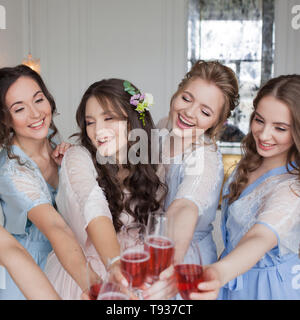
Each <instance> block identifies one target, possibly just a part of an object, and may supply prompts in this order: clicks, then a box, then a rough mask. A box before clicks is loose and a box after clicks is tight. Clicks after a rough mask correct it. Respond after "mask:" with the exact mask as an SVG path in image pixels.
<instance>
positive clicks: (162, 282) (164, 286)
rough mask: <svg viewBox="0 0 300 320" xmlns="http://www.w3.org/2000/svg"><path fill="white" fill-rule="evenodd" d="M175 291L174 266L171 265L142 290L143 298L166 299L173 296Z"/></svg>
mask: <svg viewBox="0 0 300 320" xmlns="http://www.w3.org/2000/svg"><path fill="white" fill-rule="evenodd" d="M177 292H178V290H177V287H176V280H175V273H174V267H173V265H171V266H170V267H168V268H167V269H165V270H164V271H163V272H161V274H160V275H159V280H157V281H155V282H154V283H153V284H152V285H151V287H149V288H147V289H145V290H144V291H143V296H144V299H145V300H167V299H170V298H172V297H174V296H175V295H176V294H177Z"/></svg>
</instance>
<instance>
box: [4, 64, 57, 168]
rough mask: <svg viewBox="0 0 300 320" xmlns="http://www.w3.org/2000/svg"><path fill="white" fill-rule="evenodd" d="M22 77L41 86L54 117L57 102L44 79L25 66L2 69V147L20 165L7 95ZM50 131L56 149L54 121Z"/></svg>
mask: <svg viewBox="0 0 300 320" xmlns="http://www.w3.org/2000/svg"><path fill="white" fill-rule="evenodd" d="M20 77H28V78H31V79H32V80H34V81H35V82H36V83H37V84H38V85H39V87H40V88H41V90H42V92H43V94H44V95H45V97H46V99H47V100H48V101H49V103H50V106H51V114H52V117H53V115H54V114H55V113H56V104H55V101H54V99H53V97H52V95H51V94H50V92H49V91H48V89H47V87H46V85H45V83H44V81H43V79H42V78H41V76H40V75H39V74H38V73H37V72H35V71H34V70H32V69H31V68H29V67H27V66H25V65H18V66H16V67H6V68H1V69H0V147H2V148H3V149H6V150H7V154H8V157H9V158H10V159H17V160H18V161H19V163H20V159H19V157H18V156H16V155H14V154H13V152H12V150H11V147H12V143H13V138H14V131H13V129H12V127H11V123H12V118H11V114H10V112H9V110H8V107H7V105H6V94H7V91H8V90H9V88H10V87H11V85H12V84H13V83H15V82H16V81H17V80H18V79H19V78H20ZM50 129H52V131H53V132H52V133H51V135H49V137H48V140H49V142H50V143H51V145H52V147H55V143H54V142H53V141H52V138H53V137H54V136H55V135H56V134H57V128H56V126H55V124H54V122H53V119H52V120H51V124H50ZM20 164H21V163H20Z"/></svg>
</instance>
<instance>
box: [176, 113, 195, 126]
mask: <svg viewBox="0 0 300 320" xmlns="http://www.w3.org/2000/svg"><path fill="white" fill-rule="evenodd" d="M179 119H180V121H182V122H183V123H184V124H186V125H188V126H194V124H193V123H190V122H187V121H186V120H184V119H182V117H181V115H179Z"/></svg>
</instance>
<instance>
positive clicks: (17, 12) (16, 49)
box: [0, 0, 25, 67]
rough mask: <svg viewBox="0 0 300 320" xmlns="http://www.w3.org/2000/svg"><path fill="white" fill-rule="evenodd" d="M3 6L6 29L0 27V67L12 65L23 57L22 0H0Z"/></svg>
mask: <svg viewBox="0 0 300 320" xmlns="http://www.w3.org/2000/svg"><path fill="white" fill-rule="evenodd" d="M0 5H2V6H3V7H4V8H5V13H6V29H0V67H4V66H5V67H6V66H14V65H16V64H17V63H20V62H21V61H22V59H23V47H24V40H25V39H24V31H23V30H24V23H25V21H24V18H23V17H24V15H23V5H24V0H0Z"/></svg>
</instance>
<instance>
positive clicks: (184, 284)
mask: <svg viewBox="0 0 300 320" xmlns="http://www.w3.org/2000/svg"><path fill="white" fill-rule="evenodd" d="M174 269H175V275H176V284H177V289H178V291H179V293H180V295H181V297H182V299H184V300H190V298H189V295H190V293H191V292H199V290H198V288H197V286H198V284H199V283H200V282H202V281H203V279H202V274H203V269H202V259H201V253H200V248H199V245H198V243H197V242H196V241H193V240H192V241H191V243H190V246H189V248H188V250H187V252H186V253H185V254H184V252H183V250H178V249H177V250H176V252H175V256H174Z"/></svg>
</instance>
